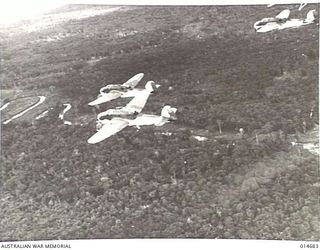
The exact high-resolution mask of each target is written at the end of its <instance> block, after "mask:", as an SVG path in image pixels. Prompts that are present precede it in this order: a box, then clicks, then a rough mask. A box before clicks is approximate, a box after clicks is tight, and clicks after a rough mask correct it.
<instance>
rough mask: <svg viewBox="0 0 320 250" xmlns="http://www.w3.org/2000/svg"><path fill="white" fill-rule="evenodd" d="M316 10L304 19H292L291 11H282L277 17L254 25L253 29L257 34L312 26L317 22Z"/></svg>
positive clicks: (264, 19) (311, 11) (262, 20)
mask: <svg viewBox="0 0 320 250" xmlns="http://www.w3.org/2000/svg"><path fill="white" fill-rule="evenodd" d="M314 13H315V10H310V11H309V12H308V13H307V17H306V18H305V19H304V20H302V19H290V18H289V15H290V10H283V11H281V12H280V13H279V14H278V15H277V16H276V17H268V18H263V19H261V20H260V21H257V22H255V23H254V25H253V27H254V28H255V30H256V32H262V33H265V32H269V31H272V30H283V29H290V28H291V29H292V28H298V27H300V26H303V25H307V24H312V23H314V22H315V17H314Z"/></svg>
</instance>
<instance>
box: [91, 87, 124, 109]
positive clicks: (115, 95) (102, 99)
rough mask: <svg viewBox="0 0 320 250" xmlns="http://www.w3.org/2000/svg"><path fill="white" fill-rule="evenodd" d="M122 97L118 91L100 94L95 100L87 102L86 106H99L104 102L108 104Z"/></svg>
mask: <svg viewBox="0 0 320 250" xmlns="http://www.w3.org/2000/svg"><path fill="white" fill-rule="evenodd" d="M121 95H122V92H119V91H110V92H109V93H107V94H102V95H100V96H99V97H98V98H97V99H96V100H94V101H92V102H89V103H88V105H89V106H95V105H99V104H102V103H105V102H109V101H112V100H114V99H117V98H119V97H120V96H121Z"/></svg>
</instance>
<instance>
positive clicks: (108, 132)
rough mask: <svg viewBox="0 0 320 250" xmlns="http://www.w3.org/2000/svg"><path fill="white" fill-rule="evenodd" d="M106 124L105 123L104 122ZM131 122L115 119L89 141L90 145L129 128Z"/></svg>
mask: <svg viewBox="0 0 320 250" xmlns="http://www.w3.org/2000/svg"><path fill="white" fill-rule="evenodd" d="M104 122H105V121H104ZM128 125H129V122H128V121H126V120H123V119H119V118H113V119H112V120H110V121H108V122H107V123H105V124H104V125H103V127H102V128H101V129H99V130H98V132H97V133H95V134H94V135H93V136H91V137H90V138H89V139H88V143H90V144H95V143H98V142H101V141H103V140H105V139H107V138H109V137H110V136H112V135H114V134H116V133H118V132H120V131H121V130H122V129H124V128H125V127H127V126H128Z"/></svg>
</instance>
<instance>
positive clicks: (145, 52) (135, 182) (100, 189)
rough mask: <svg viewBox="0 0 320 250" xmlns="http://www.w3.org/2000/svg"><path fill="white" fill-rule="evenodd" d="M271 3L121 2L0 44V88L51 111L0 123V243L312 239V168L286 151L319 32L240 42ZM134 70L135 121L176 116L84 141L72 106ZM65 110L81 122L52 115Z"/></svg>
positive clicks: (307, 156)
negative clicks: (172, 111)
mask: <svg viewBox="0 0 320 250" xmlns="http://www.w3.org/2000/svg"><path fill="white" fill-rule="evenodd" d="M286 7H287V6H286ZM289 7H290V8H292V15H295V14H296V15H301V13H299V12H298V11H297V10H296V9H295V6H293V5H292V6H289ZM317 7H318V6H316V5H308V7H307V8H306V9H304V12H307V10H309V9H311V8H317ZM73 8H75V6H74V7H73ZM282 9H283V6H277V7H274V8H269V9H267V8H266V7H265V6H250V7H249V6H243V7H231V6H224V7H170V8H169V7H134V8H132V9H128V10H122V11H118V12H114V13H112V14H109V15H104V16H96V17H91V18H88V19H84V20H70V21H68V22H65V23H62V24H59V25H57V26H55V27H54V28H50V29H46V30H41V31H38V32H32V33H28V34H26V33H24V34H16V35H15V36H13V37H6V36H5V35H2V36H1V39H2V40H1V43H2V44H5V45H6V46H4V48H3V54H2V58H3V61H2V76H1V79H2V85H1V86H2V88H4V89H7V90H10V89H12V87H13V86H15V88H19V89H23V90H24V91H28V93H30V92H31V93H34V94H35V95H37V94H39V93H47V94H48V95H51V102H52V103H54V109H53V111H52V112H51V113H49V116H48V117H46V118H44V119H42V120H39V121H37V122H33V123H31V121H32V118H33V117H32V116H26V117H27V118H24V119H23V120H20V121H19V120H17V121H16V122H13V123H9V124H7V125H2V131H1V193H0V197H1V199H2V202H1V203H0V212H1V215H2V219H1V220H0V225H1V227H0V239H1V240H36V239H79V238H127V237H129V238H131V237H139V238H141V237H166V238H167V237H192V238H194V237H206V238H243V239H287V240H289V239H292V240H319V235H320V232H319V228H320V227H319V206H318V205H319V204H318V200H317V195H318V192H319V177H318V172H317V167H318V164H319V162H318V158H317V157H316V156H314V155H312V154H311V153H310V152H308V151H306V150H303V149H300V148H294V147H292V146H291V145H290V144H289V141H288V135H289V134H295V136H296V137H298V138H299V135H300V134H303V133H307V131H308V130H310V129H313V128H314V126H315V124H316V123H318V53H319V51H318V43H319V39H318V36H319V31H318V26H317V25H309V26H305V27H303V28H301V29H292V30H284V31H281V32H272V33H268V34H256V33H255V32H254V29H253V27H252V25H253V23H254V22H255V21H257V20H259V19H261V18H263V17H267V16H274V15H275V14H277V13H278V12H280V11H281V10H282ZM59 33H63V34H65V38H64V39H62V40H60V41H54V42H44V41H41V42H36V41H37V40H39V39H44V38H46V37H47V36H53V35H56V34H59ZM302 54H303V55H302ZM139 72H144V73H145V75H146V76H145V79H144V80H145V81H146V80H151V79H152V80H155V81H156V82H159V83H160V84H161V88H160V89H159V92H158V93H156V94H154V95H153V96H152V97H151V98H150V101H149V102H148V104H147V106H146V107H145V112H150V113H159V112H160V108H161V107H162V106H163V105H165V104H170V105H172V106H174V107H177V108H178V110H179V114H178V121H177V122H174V123H171V124H168V125H166V126H164V127H161V128H156V129H155V128H153V127H149V128H148V127H147V128H142V129H141V130H140V131H138V132H136V130H135V129H134V128H127V129H125V130H123V131H121V132H120V133H119V134H117V135H115V136H113V137H111V138H109V139H108V140H106V141H104V142H102V143H100V144H97V145H88V144H87V142H86V141H87V139H88V138H89V137H90V136H91V135H92V134H93V133H94V131H95V114H94V112H93V110H92V108H90V107H88V106H87V103H88V102H89V101H91V100H92V99H93V98H95V97H96V94H97V93H98V90H99V89H100V88H101V87H102V86H103V85H105V84H107V83H121V82H124V81H125V80H126V79H128V78H129V77H131V76H132V75H134V74H136V73H139ZM143 84H144V82H142V83H141V86H143ZM49 89H50V91H49ZM52 92H53V93H52ZM66 100H67V101H68V102H70V103H72V105H73V109H75V110H76V112H74V113H73V116H72V117H73V118H74V119H75V120H76V119H82V121H84V126H80V125H74V126H70V127H68V126H64V125H63V124H62V123H61V121H59V120H58V119H57V118H56V117H57V114H58V113H59V108H61V104H62V103H63V102H65V101H66ZM119 102H120V101H119ZM117 104H118V102H117V101H116V102H115V104H106V105H102V106H101V107H100V108H101V110H103V111H104V110H105V109H107V108H108V107H110V106H111V105H115V106H116V105H117ZM312 109H313V117H310V112H311V110H312ZM8 112H10V111H8ZM71 115H72V114H71ZM217 121H218V122H217ZM219 126H220V127H221V134H220V133H219ZM240 128H243V129H244V134H243V135H240V134H239V129H240ZM165 131H169V132H172V133H173V134H172V135H171V136H168V135H165V134H162V133H161V132H165ZM197 134H205V135H206V136H208V138H209V140H208V141H205V142H199V141H196V140H194V139H193V138H192V136H193V135H197ZM257 138H258V139H257Z"/></svg>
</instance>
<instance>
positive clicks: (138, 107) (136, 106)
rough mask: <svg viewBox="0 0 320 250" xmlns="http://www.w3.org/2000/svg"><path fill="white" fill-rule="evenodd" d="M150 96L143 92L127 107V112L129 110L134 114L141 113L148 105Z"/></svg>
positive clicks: (148, 93)
mask: <svg viewBox="0 0 320 250" xmlns="http://www.w3.org/2000/svg"><path fill="white" fill-rule="evenodd" d="M149 96H150V92H147V91H142V92H141V93H139V94H137V95H136V96H135V97H134V98H133V99H132V100H131V101H130V102H129V103H128V104H127V105H126V106H125V110H129V111H130V112H132V113H140V112H141V111H142V109H143V108H144V106H145V105H146V103H147V101H148V99H149Z"/></svg>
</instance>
